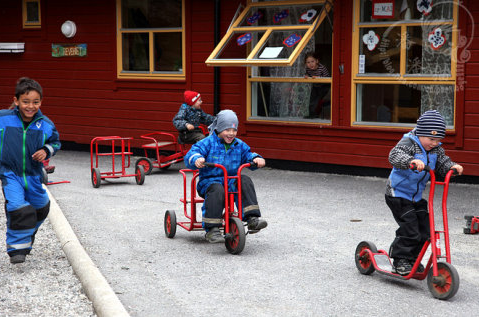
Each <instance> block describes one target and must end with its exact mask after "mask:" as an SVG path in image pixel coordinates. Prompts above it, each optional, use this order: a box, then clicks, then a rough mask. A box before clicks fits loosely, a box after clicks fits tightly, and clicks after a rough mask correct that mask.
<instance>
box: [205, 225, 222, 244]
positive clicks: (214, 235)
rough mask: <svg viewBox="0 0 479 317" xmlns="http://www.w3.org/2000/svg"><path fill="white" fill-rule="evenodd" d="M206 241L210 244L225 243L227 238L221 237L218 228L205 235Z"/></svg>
mask: <svg viewBox="0 0 479 317" xmlns="http://www.w3.org/2000/svg"><path fill="white" fill-rule="evenodd" d="M205 238H206V241H208V242H209V243H221V242H225V238H224V237H223V235H221V232H220V229H219V228H218V227H214V228H211V229H210V230H209V231H208V232H207V233H206V235H205Z"/></svg>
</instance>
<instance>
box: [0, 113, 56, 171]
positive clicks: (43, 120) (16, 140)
mask: <svg viewBox="0 0 479 317" xmlns="http://www.w3.org/2000/svg"><path fill="white" fill-rule="evenodd" d="M42 148H43V149H45V151H46V153H47V158H50V157H51V156H52V155H54V154H55V153H56V152H57V151H58V150H59V149H60V140H59V135H58V132H57V130H56V128H55V125H54V124H53V122H52V121H51V120H50V119H48V118H47V117H46V116H44V115H43V114H42V112H41V111H40V110H38V112H37V113H36V114H35V116H34V117H33V119H32V121H31V122H30V123H29V125H28V126H27V127H26V128H24V127H23V121H22V118H21V116H20V113H19V110H18V107H15V108H14V109H4V110H0V174H2V175H3V174H4V173H7V172H13V173H15V174H16V175H18V176H21V177H25V176H27V175H41V171H42V166H43V163H42V162H37V161H35V160H33V159H32V155H33V154H34V153H35V152H36V151H38V150H40V149H42Z"/></svg>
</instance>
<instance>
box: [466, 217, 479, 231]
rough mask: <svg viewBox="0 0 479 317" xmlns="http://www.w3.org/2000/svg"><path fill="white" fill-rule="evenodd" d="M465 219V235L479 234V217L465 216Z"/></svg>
mask: <svg viewBox="0 0 479 317" xmlns="http://www.w3.org/2000/svg"><path fill="white" fill-rule="evenodd" d="M464 219H466V228H464V233H466V234H475V233H479V217H475V216H464Z"/></svg>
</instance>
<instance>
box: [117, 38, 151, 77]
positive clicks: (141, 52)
mask: <svg viewBox="0 0 479 317" xmlns="http://www.w3.org/2000/svg"><path fill="white" fill-rule="evenodd" d="M122 43H123V47H122V49H123V70H124V71H149V70H150V51H149V43H148V33H125V34H123V36H122Z"/></svg>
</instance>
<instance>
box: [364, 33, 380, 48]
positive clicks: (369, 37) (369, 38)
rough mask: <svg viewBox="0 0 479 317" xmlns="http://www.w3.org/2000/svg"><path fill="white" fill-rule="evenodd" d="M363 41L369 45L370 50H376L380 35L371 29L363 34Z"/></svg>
mask: <svg viewBox="0 0 479 317" xmlns="http://www.w3.org/2000/svg"><path fill="white" fill-rule="evenodd" d="M363 43H364V44H365V45H367V47H368V50H370V51H374V49H375V48H376V46H377V45H378V43H379V35H377V34H376V33H374V31H369V32H368V33H367V34H364V35H363Z"/></svg>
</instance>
